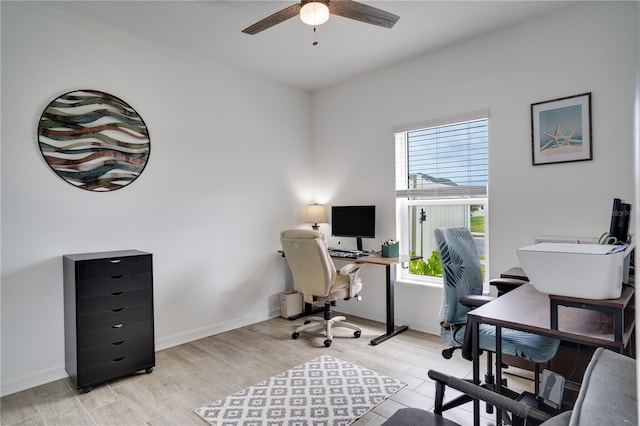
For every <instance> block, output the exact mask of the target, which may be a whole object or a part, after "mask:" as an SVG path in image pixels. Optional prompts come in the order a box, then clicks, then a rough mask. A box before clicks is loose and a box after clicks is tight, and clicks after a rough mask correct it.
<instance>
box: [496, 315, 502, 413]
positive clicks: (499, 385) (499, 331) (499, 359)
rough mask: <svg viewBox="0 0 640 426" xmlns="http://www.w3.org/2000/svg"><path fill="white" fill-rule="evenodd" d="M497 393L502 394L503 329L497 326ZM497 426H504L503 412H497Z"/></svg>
mask: <svg viewBox="0 0 640 426" xmlns="http://www.w3.org/2000/svg"><path fill="white" fill-rule="evenodd" d="M495 386H496V392H497V393H502V327H500V326H499V325H496V385H495ZM496 424H498V425H499V424H502V410H501V409H499V408H498V409H497V410H496Z"/></svg>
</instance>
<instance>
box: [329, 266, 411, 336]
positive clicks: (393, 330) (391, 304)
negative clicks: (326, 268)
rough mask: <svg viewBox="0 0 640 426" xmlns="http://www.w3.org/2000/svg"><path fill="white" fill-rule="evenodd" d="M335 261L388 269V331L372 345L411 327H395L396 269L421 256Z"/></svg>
mask: <svg viewBox="0 0 640 426" xmlns="http://www.w3.org/2000/svg"><path fill="white" fill-rule="evenodd" d="M333 259H338V260H344V261H347V262H352V263H364V264H370V265H383V266H385V269H386V292H387V331H386V333H384V334H383V335H381V336H378V337H376V338H375V339H372V340H371V344H372V345H374V346H375V345H377V344H379V343H382V342H384V341H385V340H388V339H390V338H392V337H393V336H395V335H398V334H400V333H402V332H403V331H406V330H407V329H408V328H409V327H408V326H406V325H400V326H396V325H395V313H394V310H395V309H394V308H395V297H394V287H395V283H396V268H395V265H397V264H400V263H407V262H409V261H411V260H415V259H420V256H407V255H405V256H399V257H382V256H381V255H379V254H371V255H369V256H365V257H359V258H355V259H354V258H348V257H347V258H345V257H333Z"/></svg>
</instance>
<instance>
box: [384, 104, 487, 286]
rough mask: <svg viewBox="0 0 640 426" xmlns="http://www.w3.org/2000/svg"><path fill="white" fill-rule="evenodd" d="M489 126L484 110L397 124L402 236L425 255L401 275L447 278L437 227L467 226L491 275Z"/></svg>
mask: <svg viewBox="0 0 640 426" xmlns="http://www.w3.org/2000/svg"><path fill="white" fill-rule="evenodd" d="M488 127H489V120H488V112H487V111H482V112H477V113H472V114H465V115H461V116H456V117H448V118H445V119H440V120H433V121H429V122H424V123H417V124H410V125H406V126H400V127H397V128H395V129H394V133H395V148H396V149H395V152H396V155H395V156H396V163H395V164H396V206H397V212H398V221H397V233H398V236H397V238H398V240H399V241H400V244H401V251H402V252H404V253H411V254H416V255H420V256H422V259H421V260H418V261H413V262H411V265H410V267H409V268H408V269H402V272H401V278H403V279H409V280H412V281H423V282H429V283H435V284H438V283H439V284H441V283H442V269H441V267H440V259H439V256H438V252H437V246H436V243H435V239H434V236H433V230H434V229H435V228H439V227H450V226H466V227H468V228H469V229H470V230H471V232H472V234H473V236H474V240H475V241H476V247H477V248H478V254H479V256H480V264H481V265H482V267H483V269H484V273H485V281H486V277H487V276H488V271H487V270H486V265H488V255H489V254H488V250H487V249H488V243H487V238H488V232H487V225H488V209H487V207H488V206H487V187H488V180H489V178H488V140H489V136H488Z"/></svg>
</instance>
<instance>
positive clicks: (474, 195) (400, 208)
mask: <svg viewBox="0 0 640 426" xmlns="http://www.w3.org/2000/svg"><path fill="white" fill-rule="evenodd" d="M485 119H486V120H488V119H489V112H488V111H487V110H482V111H476V112H473V113H468V114H461V115H456V116H449V117H444V118H439V119H435V120H429V121H424V122H419V123H412V124H406V125H402V126H396V127H394V128H393V134H394V137H395V138H396V139H397V138H398V137H399V134H402V133H406V132H410V131H415V130H419V129H426V128H431V127H438V126H446V125H450V124H455V123H461V122H468V121H474V120H485ZM394 143H395V157H396V160H395V161H396V162H399V161H405V162H406V161H407V152H406V143H405V144H400V143H399V140H395V141H394ZM406 167H407V166H406V164H405V165H404V166H402V165H401V166H400V167H398V164H396V239H397V240H398V241H399V242H400V252H401V253H409V250H410V244H409V239H410V237H409V232H410V229H409V228H410V225H409V223H408V209H409V207H412V206H421V205H431V206H454V205H458V206H459V205H465V206H470V205H482V206H483V208H484V210H485V212H486V215H487V217H489V199H488V188H486V189H484V190H478V188H474V187H467V188H465V191H462V192H460V193H455V191H448V192H449V194H444V193H443V194H437V191H436V195H435V197H434V194H433V193H434V191H433V190H429V194H428V195H427V194H425V191H422V190H420V189H401V188H402V187H406V180H407V169H406ZM421 197H423V198H421ZM438 197H440V198H438ZM410 198H413V199H410ZM481 262H482V263H483V264H484V267H485V282H484V290H485V292H486V291H488V287H489V286H488V280H489V277H490V276H491V275H490V272H489V264H490V263H489V221H488V220H486V221H485V257H484V260H481ZM397 276H398V280H399V281H403V282H410V283H414V284H422V285H429V286H435V287H442V285H443V283H442V278H441V277H432V276H421V275H415V274H411V273H410V269H409V268H408V267H406V265H405V266H403V267H402V268H401V269H400V271H399V274H398V275H397Z"/></svg>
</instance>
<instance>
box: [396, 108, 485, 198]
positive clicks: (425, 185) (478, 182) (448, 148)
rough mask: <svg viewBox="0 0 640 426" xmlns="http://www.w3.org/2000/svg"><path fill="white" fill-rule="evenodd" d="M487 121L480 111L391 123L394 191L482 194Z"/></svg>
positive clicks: (399, 193) (418, 194)
mask: <svg viewBox="0 0 640 426" xmlns="http://www.w3.org/2000/svg"><path fill="white" fill-rule="evenodd" d="M488 121H489V120H488V114H487V112H480V113H474V114H467V115H465V116H456V117H451V118H449V119H441V120H437V121H432V122H425V123H417V124H413V125H408V126H403V127H400V128H396V129H394V130H395V146H396V150H395V151H396V196H397V197H402V198H405V197H406V198H459V197H486V195H487V182H488V138H489V136H488V130H489V129H488Z"/></svg>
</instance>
